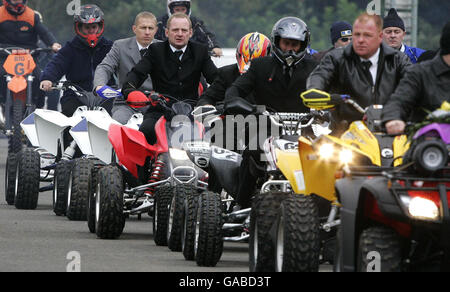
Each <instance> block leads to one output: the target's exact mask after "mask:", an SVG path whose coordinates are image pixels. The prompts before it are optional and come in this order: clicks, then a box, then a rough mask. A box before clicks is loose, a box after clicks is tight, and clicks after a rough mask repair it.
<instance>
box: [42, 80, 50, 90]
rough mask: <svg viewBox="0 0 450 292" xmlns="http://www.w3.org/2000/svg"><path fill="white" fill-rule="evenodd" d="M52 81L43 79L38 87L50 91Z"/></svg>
mask: <svg viewBox="0 0 450 292" xmlns="http://www.w3.org/2000/svg"><path fill="white" fill-rule="evenodd" d="M52 85H53V83H52V82H51V81H49V80H44V81H42V82H41V85H40V87H39V88H40V89H41V90H43V91H50V90H51V89H52Z"/></svg>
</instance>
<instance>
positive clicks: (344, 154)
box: [339, 149, 353, 164]
mask: <svg viewBox="0 0 450 292" xmlns="http://www.w3.org/2000/svg"><path fill="white" fill-rule="evenodd" d="M339 160H340V161H341V163H342V164H349V163H350V162H352V161H353V152H352V151H351V150H349V149H343V150H342V151H341V152H340V153H339Z"/></svg>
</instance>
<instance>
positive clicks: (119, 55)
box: [94, 37, 155, 91]
mask: <svg viewBox="0 0 450 292" xmlns="http://www.w3.org/2000/svg"><path fill="white" fill-rule="evenodd" d="M153 42H155V40H153ZM140 60H141V54H140V52H139V48H138V45H137V42H136V37H131V38H127V39H121V40H117V41H115V42H114V44H113V46H112V48H111V51H110V52H109V53H108V54H107V55H106V57H105V59H103V61H102V62H101V63H100V65H98V66H97V69H96V70H95V77H94V88H96V87H97V86H100V85H105V84H107V83H108V80H109V79H110V78H111V76H113V74H116V75H117V77H118V79H119V85H122V84H123V83H124V81H125V78H126V76H127V74H128V72H130V71H131V69H133V67H134V66H135V65H136V64H137V63H139V61H140ZM142 89H144V90H149V91H150V90H152V89H153V85H152V80H151V79H150V78H147V80H145V82H144V84H143V85H142Z"/></svg>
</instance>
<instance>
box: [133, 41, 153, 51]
mask: <svg viewBox="0 0 450 292" xmlns="http://www.w3.org/2000/svg"><path fill="white" fill-rule="evenodd" d="M136 43H137V45H138V49H139V52H140V51H141V50H142V49H148V47H150V45H148V46H146V47H143V46H141V44H140V43H139V42H138V41H136Z"/></svg>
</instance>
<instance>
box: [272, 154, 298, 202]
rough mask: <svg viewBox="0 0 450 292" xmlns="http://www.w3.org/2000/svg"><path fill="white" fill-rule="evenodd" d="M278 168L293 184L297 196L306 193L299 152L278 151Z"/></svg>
mask: <svg viewBox="0 0 450 292" xmlns="http://www.w3.org/2000/svg"><path fill="white" fill-rule="evenodd" d="M276 157H277V163H276V164H277V167H278V169H279V170H280V171H281V173H283V175H284V176H285V177H286V179H287V180H288V181H289V183H290V184H291V187H292V190H293V191H294V192H295V193H296V194H304V193H305V181H304V179H303V169H302V164H301V162H300V157H299V156H298V152H297V151H282V150H279V149H276Z"/></svg>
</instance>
